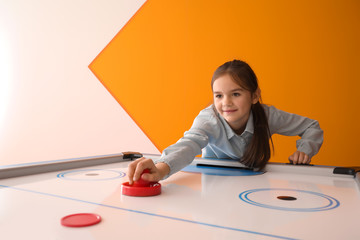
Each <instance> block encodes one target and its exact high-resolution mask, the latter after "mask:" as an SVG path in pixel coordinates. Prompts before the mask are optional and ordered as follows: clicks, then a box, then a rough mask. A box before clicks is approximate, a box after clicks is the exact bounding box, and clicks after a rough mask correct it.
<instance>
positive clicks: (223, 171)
mask: <svg viewBox="0 0 360 240" xmlns="http://www.w3.org/2000/svg"><path fill="white" fill-rule="evenodd" d="M181 171H184V172H192V173H203V174H205V175H215V176H252V175H259V174H263V173H264V172H255V171H253V170H250V169H239V168H224V167H214V166H195V165H188V166H186V167H184V168H183V169H182V170H181Z"/></svg>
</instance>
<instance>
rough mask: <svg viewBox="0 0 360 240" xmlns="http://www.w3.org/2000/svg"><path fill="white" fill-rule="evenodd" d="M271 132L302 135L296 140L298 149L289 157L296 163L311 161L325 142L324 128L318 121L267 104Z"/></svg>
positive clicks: (266, 109) (266, 110)
mask: <svg viewBox="0 0 360 240" xmlns="http://www.w3.org/2000/svg"><path fill="white" fill-rule="evenodd" d="M264 109H265V112H266V113H267V114H268V121H269V128H270V132H271V134H275V133H277V134H281V135H285V136H300V137H301V139H299V140H297V141H296V148H297V151H296V152H295V153H293V154H292V155H291V156H290V157H289V159H290V160H292V161H293V162H294V163H295V164H296V163H309V162H310V160H311V158H312V157H313V156H314V155H315V154H317V153H318V152H319V150H320V147H321V145H322V143H323V130H322V129H321V128H320V125H319V123H318V121H316V120H313V119H310V118H307V117H303V116H300V115H297V114H292V113H288V112H284V111H281V110H279V109H276V108H275V107H273V106H270V107H269V106H265V105H264Z"/></svg>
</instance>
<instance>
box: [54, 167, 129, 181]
mask: <svg viewBox="0 0 360 240" xmlns="http://www.w3.org/2000/svg"><path fill="white" fill-rule="evenodd" d="M96 172H100V173H96ZM94 173H95V174H94ZM86 174H88V175H87V176H86ZM104 175H105V176H104ZM75 176H76V177H75ZM89 176H91V177H89ZM94 176H95V177H94ZM125 176H126V174H125V173H124V172H121V171H116V170H104V169H81V170H72V171H67V172H62V173H59V174H58V175H57V177H58V178H60V179H65V180H72V181H106V180H114V179H118V178H123V177H125Z"/></svg>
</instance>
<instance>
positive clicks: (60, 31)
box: [0, 0, 158, 165]
mask: <svg viewBox="0 0 360 240" xmlns="http://www.w3.org/2000/svg"><path fill="white" fill-rule="evenodd" d="M144 2H145V0H107V1H101V0H93V1H86V0H57V1H47V0H31V1H28V0H8V1H7V0H0V165H8V164H16V163H25V162H34V161H46V160H54V159H64V158H75V157H84V156H93V155H101V154H111V153H118V152H121V151H129V150H134V151H141V152H144V153H158V150H157V149H156V148H155V146H154V145H153V144H152V143H151V142H150V141H149V139H148V138H147V137H146V136H145V135H144V134H143V132H142V131H141V130H140V129H139V128H138V127H137V126H136V125H135V123H134V122H133V121H132V120H131V119H130V118H129V116H128V115H127V114H126V113H125V112H124V110H123V109H122V108H121V107H120V105H119V104H118V103H117V102H116V101H115V100H114V99H113V97H112V96H111V95H110V94H109V93H108V92H107V90H106V89H105V88H104V87H103V86H102V84H101V83H100V82H99V81H98V80H97V78H96V77H95V76H94V75H93V74H92V72H91V71H90V70H89V68H88V65H89V64H90V63H91V62H92V60H93V59H94V58H95V57H96V56H97V55H98V54H99V53H100V51H101V50H102V49H103V48H104V47H105V46H106V45H107V44H108V43H109V42H110V41H111V39H112V38H113V37H114V36H115V35H116V34H117V33H118V32H119V31H120V29H121V28H122V27H123V26H124V25H125V23H126V22H127V21H128V20H129V19H130V18H131V17H132V16H133V14H134V13H135V12H136V11H137V10H138V9H139V8H140V7H141V5H142V4H143V3H144Z"/></svg>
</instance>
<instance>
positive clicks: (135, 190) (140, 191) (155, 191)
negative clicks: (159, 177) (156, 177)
mask: <svg viewBox="0 0 360 240" xmlns="http://www.w3.org/2000/svg"><path fill="white" fill-rule="evenodd" d="M144 173H150V170H149V169H145V170H144V171H143V172H142V173H141V176H140V179H139V180H137V181H135V182H134V183H133V184H132V185H130V184H129V182H124V183H123V184H122V186H121V190H122V194H123V195H127V196H134V197H148V196H155V195H159V194H160V193H161V184H160V183H158V182H149V181H146V180H144V179H143V178H142V175H143V174H144Z"/></svg>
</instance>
